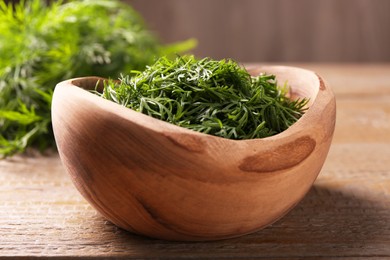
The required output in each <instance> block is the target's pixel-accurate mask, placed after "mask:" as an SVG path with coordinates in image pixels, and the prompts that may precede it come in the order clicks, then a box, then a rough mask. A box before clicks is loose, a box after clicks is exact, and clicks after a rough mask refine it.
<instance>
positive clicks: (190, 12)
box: [126, 0, 390, 62]
mask: <svg viewBox="0 0 390 260" xmlns="http://www.w3.org/2000/svg"><path fill="white" fill-rule="evenodd" d="M126 2H129V3H130V4H132V5H133V6H134V7H135V8H136V10H138V11H139V12H140V13H141V14H142V15H143V16H144V18H145V20H146V22H147V23H148V24H149V26H150V28H151V29H152V30H154V31H155V32H156V34H158V35H159V36H160V37H161V38H162V39H163V40H164V41H165V42H168V43H170V42H174V41H180V40H184V39H188V38H191V37H194V38H196V39H198V41H199V45H198V47H197V48H196V49H195V54H196V55H198V56H200V57H204V56H210V57H213V58H218V59H222V58H233V59H236V60H239V61H245V62H250V61H256V62H258V61H262V62H275V61H283V62H299V61H301V62H302V61H306V62H357V61H369V62H375V61H376V62H388V61H390V48H388V46H390V30H388V26H386V25H389V24H390V15H388V10H390V1H387V0H374V1H370V0H343V1H338V0H316V1H312V0H295V1H289V0H240V1H236V0H213V1H209V0H185V1H183V0H164V1H160V0H146V1H145V0H126ZM151 6H153V8H150V7H151Z"/></svg>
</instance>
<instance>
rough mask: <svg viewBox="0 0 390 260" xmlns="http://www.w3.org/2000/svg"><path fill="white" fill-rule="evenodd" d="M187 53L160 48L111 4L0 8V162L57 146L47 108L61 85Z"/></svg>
mask: <svg viewBox="0 0 390 260" xmlns="http://www.w3.org/2000/svg"><path fill="white" fill-rule="evenodd" d="M47 2H51V4H49V5H48V4H47ZM193 45H194V41H192V40H190V41H186V42H182V43H178V44H176V45H175V44H174V45H170V46H162V45H161V44H160V43H159V41H158V40H157V39H156V38H155V37H154V36H153V35H152V34H151V33H150V32H149V31H148V30H147V29H146V28H145V26H144V22H143V20H142V18H141V17H140V16H139V15H138V13H136V12H135V11H134V10H133V9H132V8H131V7H130V6H129V5H127V4H123V3H121V2H120V1H117V0H80V1H66V2H62V1H45V0H31V1H20V3H19V4H16V5H14V6H12V5H11V4H8V5H7V4H6V3H5V2H4V0H0V129H1V132H0V157H1V156H8V155H12V154H14V153H17V152H23V151H24V150H25V149H26V147H28V146H33V147H37V148H40V149H45V148H47V147H51V146H54V145H55V142H54V137H53V133H52V129H51V120H50V107H51V99H52V92H53V89H54V86H55V85H56V84H57V83H58V82H59V81H62V80H65V79H69V78H73V77H79V76H91V75H98V76H103V77H104V76H111V77H117V76H119V75H120V73H121V72H125V71H129V70H130V69H144V68H145V66H146V65H147V64H150V63H152V62H153V61H155V58H156V57H159V56H161V55H166V54H168V53H177V52H182V51H185V50H188V49H190V48H192V47H193Z"/></svg>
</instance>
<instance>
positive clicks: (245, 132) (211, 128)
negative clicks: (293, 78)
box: [97, 55, 307, 139]
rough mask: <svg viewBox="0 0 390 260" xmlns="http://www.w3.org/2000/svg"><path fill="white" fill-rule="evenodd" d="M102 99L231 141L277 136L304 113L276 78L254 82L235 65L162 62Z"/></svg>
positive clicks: (108, 88) (113, 84) (188, 59)
mask: <svg viewBox="0 0 390 260" xmlns="http://www.w3.org/2000/svg"><path fill="white" fill-rule="evenodd" d="M97 94H99V95H100V96H101V97H103V98H105V99H108V100H111V101H114V102H116V103H118V104H120V105H123V106H125V107H128V108H130V109H133V110H135V111H138V112H141V113H144V114H146V115H149V116H152V117H154V118H157V119H160V120H163V121H167V122H170V123H172V124H175V125H178V126H181V127H185V128H188V129H192V130H195V131H198V132H202V133H206V134H211V135H215V136H220V137H224V138H229V139H252V138H263V137H268V136H272V135H275V134H277V133H280V132H282V131H284V130H286V129H287V128H288V127H290V126H291V125H292V124H294V123H295V122H296V121H297V120H298V119H299V118H300V117H301V116H302V114H303V113H304V111H305V108H306V104H307V99H299V100H291V99H289V98H288V97H287V96H286V94H287V90H286V89H285V88H280V87H278V85H277V81H276V78H275V76H274V75H267V74H261V75H259V76H256V77H253V76H251V75H250V74H249V73H248V72H247V71H246V70H245V69H244V68H242V67H241V66H240V65H239V64H238V63H237V62H235V61H233V60H220V61H218V60H213V59H211V58H204V59H201V60H198V59H196V58H194V56H189V55H187V56H178V57H177V58H176V59H169V58H166V57H162V58H160V59H159V60H157V61H156V63H154V64H153V65H151V66H147V68H146V69H145V70H144V71H133V72H132V73H131V75H127V76H122V77H121V78H120V79H119V81H109V82H108V83H106V84H105V87H104V89H103V91H102V92H101V93H97Z"/></svg>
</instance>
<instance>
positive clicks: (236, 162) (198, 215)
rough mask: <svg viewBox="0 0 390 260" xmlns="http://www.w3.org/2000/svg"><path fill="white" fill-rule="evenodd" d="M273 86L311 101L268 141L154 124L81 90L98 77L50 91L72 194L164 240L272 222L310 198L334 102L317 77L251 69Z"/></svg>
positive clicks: (222, 234)
mask: <svg viewBox="0 0 390 260" xmlns="http://www.w3.org/2000/svg"><path fill="white" fill-rule="evenodd" d="M249 70H250V71H251V73H252V74H258V73H260V72H267V73H272V74H275V75H276V76H277V80H278V82H279V83H280V84H283V83H284V82H285V81H287V82H288V84H289V85H290V87H291V96H293V97H307V98H310V102H309V106H310V108H309V109H308V110H307V112H306V113H305V114H304V115H303V116H302V117H301V118H300V119H299V120H298V122H296V123H295V124H294V125H293V126H292V127H290V128H289V129H287V130H286V131H284V132H283V133H280V134H277V135H275V136H272V137H268V138H264V139H252V140H240V141H235V140H228V139H223V138H220V137H215V136H211V135H206V134H201V133H198V132H194V131H191V130H188V129H184V128H181V127H178V126H174V125H172V124H169V123H166V122H163V121H160V120H157V119H154V118H151V117H149V116H146V115H143V114H141V113H138V112H135V111H133V110H130V109H128V108H125V107H122V106H120V105H118V104H115V103H113V102H111V101H107V100H104V99H102V98H100V97H99V96H97V95H95V94H92V93H90V92H88V91H85V90H90V89H94V88H95V86H96V83H97V82H98V81H99V80H101V79H100V78H97V77H87V78H78V79H71V80H68V81H64V82H61V83H59V84H58V85H57V86H56V88H55V91H54V97H53V102H52V120H53V128H54V134H55V138H56V142H57V146H58V150H59V154H60V157H61V160H62V162H63V165H64V167H65V168H66V170H67V172H68V173H69V174H70V176H71V178H72V180H73V182H74V184H75V186H76V187H77V189H78V190H79V192H80V193H81V194H82V195H83V196H84V197H85V199H86V200H87V201H88V202H89V203H90V204H91V205H92V206H93V207H95V208H96V210H97V211H99V212H100V213H101V214H102V215H103V216H104V217H105V218H107V219H108V220H110V221H111V222H113V223H114V224H116V225H117V226H119V227H121V228H123V229H126V230H128V231H130V232H133V233H137V234H142V235H146V236H149V237H154V238H160V239H168V240H192V241H195V240H217V239H225V238H231V237H236V236H241V235H243V234H248V233H252V232H254V231H257V230H259V229H261V228H264V227H265V226H267V225H269V224H271V223H273V222H275V221H276V220H278V219H279V218H281V217H282V216H283V215H285V214H286V213H287V212H288V211H289V210H291V209H292V208H293V207H294V206H295V205H296V204H297V203H298V202H299V201H300V200H301V199H302V198H303V197H304V195H305V194H306V193H307V192H308V190H309V189H310V187H311V186H312V184H313V182H314V180H315V179H316V177H317V175H318V173H319V172H320V170H321V167H322V165H323V163H324V161H325V158H326V156H327V153H328V150H329V146H330V144H331V140H332V136H333V131H334V126H335V99H334V95H333V93H332V91H331V89H330V88H329V86H327V85H326V84H325V83H324V81H323V80H322V78H321V77H320V76H318V75H317V74H315V73H314V72H311V71H308V70H304V69H300V68H294V67H282V66H276V67H254V68H251V69H249Z"/></svg>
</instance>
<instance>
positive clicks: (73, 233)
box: [0, 64, 390, 259]
mask: <svg viewBox="0 0 390 260" xmlns="http://www.w3.org/2000/svg"><path fill="white" fill-rule="evenodd" d="M300 65H301V66H305V67H307V68H310V69H313V70H315V71H317V72H318V73H320V74H321V75H323V76H324V77H325V79H326V80H327V81H328V82H329V84H331V86H332V87H333V90H334V91H335V93H336V98H337V109H338V117H337V122H336V131H335V136H334V142H333V145H332V147H331V150H330V152H329V155H328V159H327V161H326V163H325V165H324V168H323V170H322V172H321V174H320V175H319V177H318V179H317V180H316V182H315V185H314V187H313V188H312V190H311V191H310V192H309V193H308V194H307V196H306V197H305V199H304V200H303V201H302V202H301V203H300V204H299V205H298V206H297V207H296V208H295V209H294V210H292V211H291V212H290V213H289V214H288V215H286V216H285V217H284V218H282V219H281V220H279V221H278V222H276V223H275V224H273V225H272V226H270V227H268V228H266V229H264V230H262V231H259V232H256V233H254V234H251V235H247V236H243V237H240V238H235V239H229V240H223V241H215V242H196V243H190V242H167V241H162V240H153V239H148V238H144V237H141V236H137V235H131V234H130V233H129V232H126V231H124V230H122V229H119V228H117V227H116V226H114V225H113V224H111V223H109V222H107V221H106V220H105V219H104V218H103V217H102V216H101V215H100V214H98V213H96V211H95V210H94V209H92V207H90V206H89V205H88V204H87V202H86V201H85V200H84V199H83V198H82V197H81V196H80V195H79V193H78V192H77V191H76V189H75V188H74V186H73V185H72V183H71V180H70V178H69V177H68V175H67V174H66V173H65V172H64V170H63V167H62V165H61V163H60V161H59V158H58V156H57V155H56V154H51V155H48V156H41V155H37V154H30V155H28V156H18V157H14V158H12V159H7V160H2V161H0V256H1V257H11V258H16V257H24V258H28V257H32V256H40V257H55V258H65V257H85V258H94V259H102V258H109V257H115V258H147V257H150V258H200V257H207V258H243V257H247V258H264V259H281V258H286V259H319V258H326V259H329V258H340V257H343V258H345V259H388V258H389V257H390V161H389V159H388V158H390V136H389V135H390V134H389V133H390V132H389V128H390V126H389V124H388V122H389V120H388V119H389V118H390V65H371V66H362V65H343V66H340V65H310V64H300ZM364 108H365V109H366V110H365V109H364ZM359 111H360V112H359ZM361 112H363V114H361ZM357 116H359V117H357ZM356 118H358V119H356Z"/></svg>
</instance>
